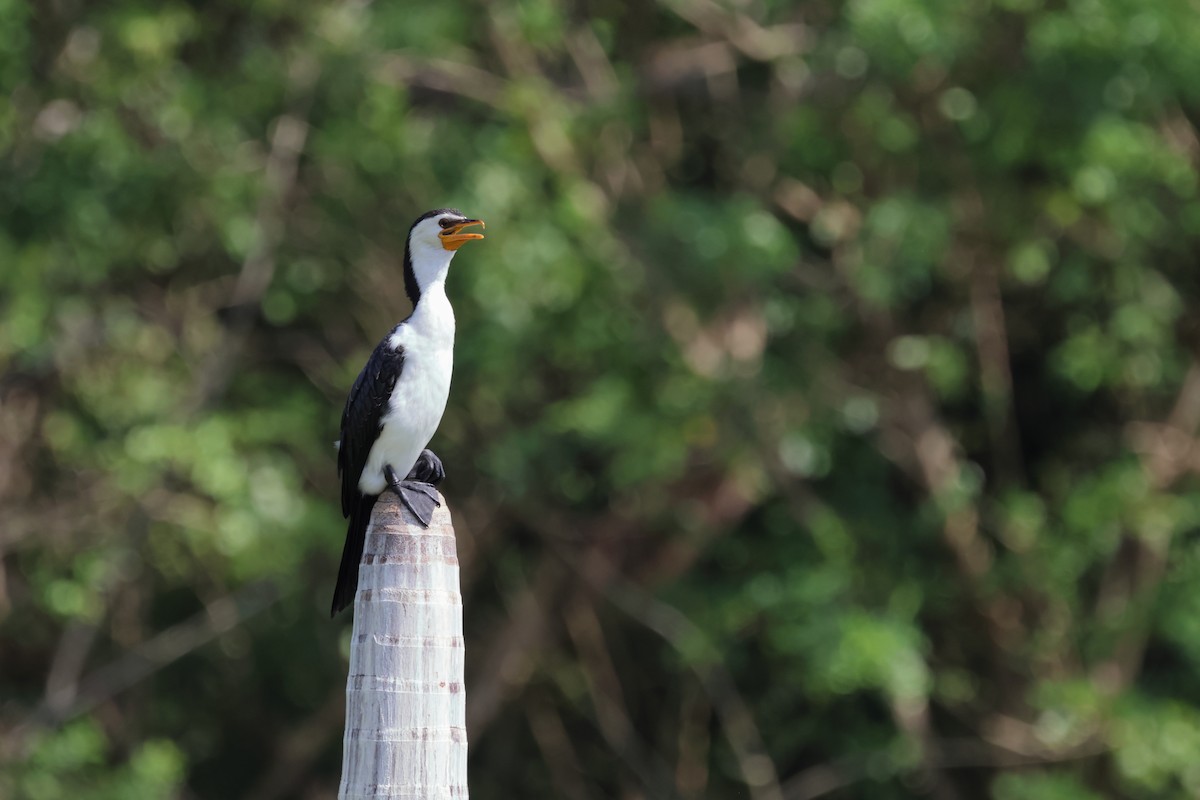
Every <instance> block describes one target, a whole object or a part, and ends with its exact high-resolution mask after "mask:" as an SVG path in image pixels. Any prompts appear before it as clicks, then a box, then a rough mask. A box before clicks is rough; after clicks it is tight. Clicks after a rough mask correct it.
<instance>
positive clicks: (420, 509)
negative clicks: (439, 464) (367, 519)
mask: <svg viewBox="0 0 1200 800" xmlns="http://www.w3.org/2000/svg"><path fill="white" fill-rule="evenodd" d="M383 477H384V478H385V479H386V480H387V482H388V486H390V487H391V488H392V491H394V492H395V493H396V496H397V497H399V498H400V502H401V503H403V504H404V507H405V508H407V509H408V510H409V511H410V512H412V515H413V516H414V517H416V518H417V521H418V522H420V523H421V526H422V527H425V528H428V527H429V523H430V522H431V521H432V520H433V509H434V508H435V507H437V506H440V505H441V503H440V502H438V499H437V490H436V489H434V488H433V487H432V486H430V485H429V484H428V483H424V482H422V481H415V480H400V476H399V475H397V474H396V470H394V469H392V465H391V464H386V465H384V467H383Z"/></svg>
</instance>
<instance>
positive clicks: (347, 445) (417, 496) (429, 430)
mask: <svg viewBox="0 0 1200 800" xmlns="http://www.w3.org/2000/svg"><path fill="white" fill-rule="evenodd" d="M475 225H480V226H482V225H483V222H482V221H481V220H477V219H469V218H467V217H466V216H464V215H463V214H462V213H461V212H459V211H456V210H455V209H451V208H441V209H437V210H435V211H428V212H426V213H425V214H422V215H421V216H420V217H419V218H418V219H417V221H416V222H414V223H413V225H412V228H410V229H409V232H408V240H407V241H406V243H405V248H404V288H405V291H406V292H407V293H408V297H409V299H410V300H412V302H413V311H412V314H410V315H409V316H408V318H407V319H405V320H404V321H403V322H401V323H400V324H399V325H397V326H396V327H395V328H393V329H392V331H391V333H389V334H388V336H387V337H386V338H385V339H384V340H383V341H382V342H380V343H379V345H378V346H377V347H376V348H375V350H374V352H372V353H371V357H370V358H369V359H368V360H367V364H366V366H365V367H363V370H362V372H360V373H359V375H358V378H357V379H356V380H355V381H354V386H353V388H351V390H350V396H349V397H348V398H347V399H346V407H345V409H344V410H343V411H342V432H341V440H340V442H339V443H338V473H339V475H340V477H341V483H342V515H343V516H345V517H348V518H349V520H350V523H349V527H348V529H347V531H346V545H345V548H344V549H343V550H342V562H341V566H340V567H339V568H338V580H337V587H336V588H335V589H334V593H333V608H332V610H331V614H337V613H338V612H339V611H341V610H342V609H343V608H345V607H346V606H348V605H350V604H351V603H352V602H354V594H355V591H356V590H357V588H358V566H359V561H360V560H361V559H362V552H363V544H364V541H365V538H366V532H367V524H368V523H369V522H370V519H371V510H372V508H373V507H374V506H375V500H376V499H377V498H378V497H379V495H380V494H382V493H383V491H384V490H385V489H389V488H390V489H392V490H393V491H395V492H396V493H397V494H398V495H399V496H400V499H401V501H402V502H403V503H404V504H405V506H407V507H408V509H409V510H410V511H412V512H413V514H414V515H415V516H416V517H417V518H418V519H419V520H420V521H421V522H422V523H423V524H425V525H428V524H429V518H430V516H431V515H432V513H433V508H434V505H435V504H436V503H437V492H436V490H435V489H433V486H432V484H436V483H437V482H439V481H440V480H441V478H442V476H443V475H444V471H443V470H442V465H441V461H440V460H438V458H437V456H435V455H434V454H433V453H432V452H430V451H429V450H426V449H425V446H426V445H427V444H428V443H429V440H430V439H432V438H433V434H434V432H435V431H436V430H437V427H438V423H439V422H441V419H442V412H443V411H445V408H446V399H447V397H448V396H449V393H450V374H451V371H452V369H453V366H454V310H453V309H452V308H451V307H450V300H449V298H447V297H446V273H447V271H448V270H449V268H450V261H451V260H452V259H453V258H454V254H455V252H456V251H457V250H458V248H459V247H461V246H462V245H463V244H464V243H465V242H468V241H471V240H472V239H482V238H483V235H482V234H478V233H465V232H463V230H464V229H465V228H468V227H471V226H475Z"/></svg>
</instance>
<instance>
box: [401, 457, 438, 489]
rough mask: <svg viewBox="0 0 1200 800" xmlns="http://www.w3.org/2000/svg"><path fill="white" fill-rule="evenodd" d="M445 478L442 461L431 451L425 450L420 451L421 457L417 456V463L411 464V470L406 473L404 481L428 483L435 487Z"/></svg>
mask: <svg viewBox="0 0 1200 800" xmlns="http://www.w3.org/2000/svg"><path fill="white" fill-rule="evenodd" d="M445 478H446V468H445V467H443V466H442V460H441V459H440V458H438V457H437V456H436V455H435V454H434V452H433V451H432V450H430V449H428V448H426V449H424V450H422V451H421V455H419V456H417V463H415V464H413V468H412V469H411V470H409V471H408V477H407V478H405V480H409V481H420V482H421V483H428V484H429V485H430V486H437V485H438V484H439V483H441V482H442V481H443V480H445Z"/></svg>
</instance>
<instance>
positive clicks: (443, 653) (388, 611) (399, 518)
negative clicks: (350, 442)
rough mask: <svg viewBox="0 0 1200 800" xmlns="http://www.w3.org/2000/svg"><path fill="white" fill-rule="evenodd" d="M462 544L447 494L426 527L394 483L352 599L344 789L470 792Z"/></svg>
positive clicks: (353, 797) (366, 794)
mask: <svg viewBox="0 0 1200 800" xmlns="http://www.w3.org/2000/svg"><path fill="white" fill-rule="evenodd" d="M465 725H466V697H465V694H464V692H463V633H462V595H461V594H460V593H459V582H458V551H457V549H456V547H455V542H454V527H453V526H452V525H451V522H450V512H449V511H448V510H447V509H446V506H445V501H444V500H443V501H442V507H441V508H439V509H437V511H436V513H435V514H434V516H433V521H432V523H431V524H430V526H429V527H428V528H422V527H421V526H420V525H419V524H418V523H417V522H416V521H415V520H414V519H413V517H412V515H411V514H409V513H408V511H407V510H405V509H404V507H403V506H402V505H401V504H400V502H399V500H398V499H397V498H396V496H395V495H393V494H392V493H390V492H388V493H385V494H384V495H383V496H381V497H380V498H379V502H378V503H376V504H375V511H374V513H373V514H372V516H371V525H370V527H369V528H368V529H367V541H366V547H365V548H364V550H363V559H362V565H361V567H360V569H359V579H358V595H357V596H356V598H355V601H354V635H353V639H352V640H351V645H350V674H349V677H348V679H347V681H346V733H345V738H344V743H343V753H342V783H341V788H340V790H339V792H338V797H339V798H341V799H342V800H358V798H372V800H379V799H380V798H387V797H396V798H407V799H408V800H413V798H429V800H433V799H434V798H456V799H457V798H465V797H467V734H466V727H465Z"/></svg>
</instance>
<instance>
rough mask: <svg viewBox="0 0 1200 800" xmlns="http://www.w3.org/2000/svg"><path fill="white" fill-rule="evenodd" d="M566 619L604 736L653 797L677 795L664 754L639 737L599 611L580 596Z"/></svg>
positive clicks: (570, 608) (568, 611) (569, 610)
mask: <svg viewBox="0 0 1200 800" xmlns="http://www.w3.org/2000/svg"><path fill="white" fill-rule="evenodd" d="M566 619H567V632H568V633H569V634H570V636H571V639H572V641H573V642H574V643H575V649H576V650H577V651H578V652H579V655H580V660H579V664H580V667H581V668H582V669H583V676H584V680H585V681H586V682H587V686H588V691H589V693H590V694H591V696H592V709H593V711H594V712H595V714H596V720H597V722H598V723H599V727H600V733H601V735H603V736H604V739H605V741H607V742H608V745H609V747H610V748H611V749H612V751H613V752H614V753H616V754H617V756H618V757H619V758H620V759H621V760H622V761H624V762H625V764H627V765H628V766H629V769H630V770H631V771H632V772H633V773H634V774H635V775H637V777H638V779H639V780H640V781H641V782H642V785H643V786H644V787H645V788H646V791H647V792H648V793H649V794H650V796H651V797H677V796H678V795H677V794H676V792H675V788H674V786H673V784H672V781H671V779H670V774H669V772H668V771H667V768H666V763H665V762H664V761H663V759H662V758H661V757H655V756H656V754H655V753H654V752H653V749H652V747H651V746H650V745H649V744H648V743H647V742H645V741H644V740H642V739H641V737H639V736H638V733H637V728H636V726H635V725H634V724H633V720H632V719H631V718H630V716H629V711H628V709H627V707H626V704H625V700H624V697H623V696H622V693H621V681H620V678H618V677H617V670H616V668H615V667H614V666H613V663H612V658H611V656H610V655H609V652H608V646H607V644H606V643H605V641H604V631H603V630H602V629H601V627H600V620H599V619H597V618H596V614H595V611H594V610H593V609H592V607H591V606H590V605H589V604H588V603H587V602H586V601H585V600H584V599H583V598H580V597H578V596H576V598H575V601H574V602H573V603H572V604H571V606H570V607H569V608H568V610H567V614H566Z"/></svg>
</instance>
